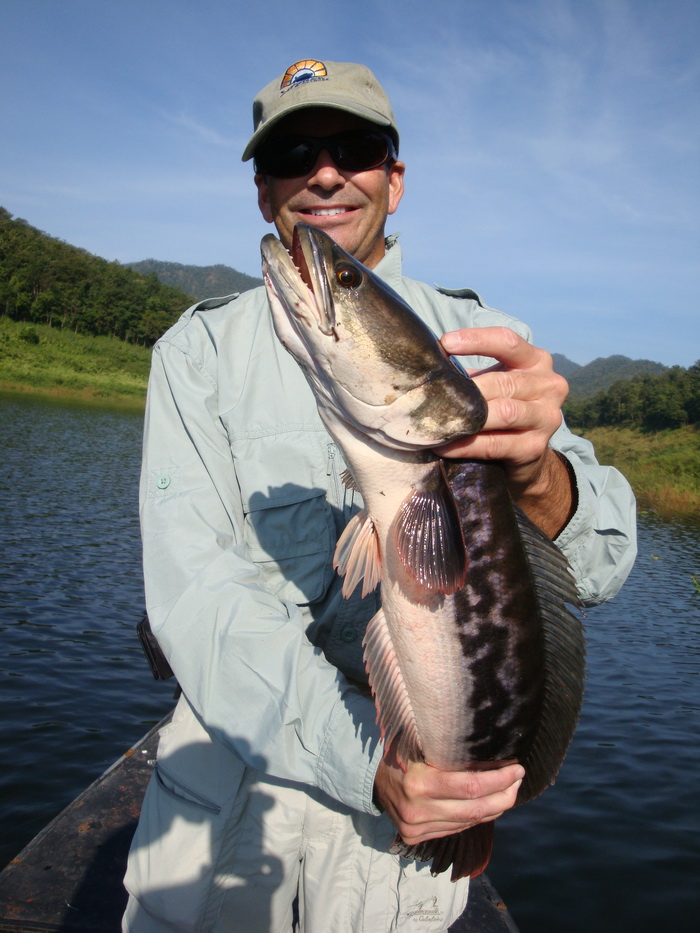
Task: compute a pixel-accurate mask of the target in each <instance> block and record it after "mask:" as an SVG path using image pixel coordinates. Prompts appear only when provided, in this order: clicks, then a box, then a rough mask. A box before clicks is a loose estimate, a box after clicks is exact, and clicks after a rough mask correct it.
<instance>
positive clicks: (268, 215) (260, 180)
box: [255, 174, 273, 224]
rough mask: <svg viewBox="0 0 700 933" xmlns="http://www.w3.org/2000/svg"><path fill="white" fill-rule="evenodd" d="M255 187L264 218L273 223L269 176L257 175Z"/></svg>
mask: <svg viewBox="0 0 700 933" xmlns="http://www.w3.org/2000/svg"><path fill="white" fill-rule="evenodd" d="M255 186H256V188H257V189H258V207H259V208H260V213H261V214H262V215H263V218H264V219H265V220H266V221H267V222H268V223H269V224H271V223H273V216H272V209H271V208H270V195H269V191H268V188H267V176H266V175H260V174H256V176H255Z"/></svg>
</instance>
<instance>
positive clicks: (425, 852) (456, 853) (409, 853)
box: [391, 822, 493, 881]
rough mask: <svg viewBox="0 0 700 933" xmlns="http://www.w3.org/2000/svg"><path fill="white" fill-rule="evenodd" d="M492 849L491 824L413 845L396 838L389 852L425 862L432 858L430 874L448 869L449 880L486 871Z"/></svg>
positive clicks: (481, 824) (480, 825)
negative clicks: (450, 871) (449, 873)
mask: <svg viewBox="0 0 700 933" xmlns="http://www.w3.org/2000/svg"><path fill="white" fill-rule="evenodd" d="M492 849H493V823H492V822H489V823H479V824H478V825H477V826H472V828H471V829H465V830H463V831H462V832H461V833H455V834H454V835H452V836H443V837H442V838H441V839H429V840H428V841H427V842H421V843H419V844H418V845H415V846H409V845H406V843H405V842H404V841H403V839H402V838H401V837H400V836H397V837H396V839H395V840H394V844H393V845H392V847H391V851H392V852H393V853H394V855H400V856H402V857H403V858H408V859H415V860H417V861H419V862H427V861H429V860H430V859H432V861H433V864H432V865H431V866H430V871H431V873H432V874H433V875H439V874H440V873H441V872H443V871H446V870H447V869H448V868H449V867H450V865H451V866H452V879H451V880H452V881H458V880H459V879H460V878H466V877H467V876H469V877H471V878H474V877H475V876H476V875H480V874H481V873H482V872H483V871H484V870H485V868H486V866H487V865H488V863H489V860H490V858H491V850H492Z"/></svg>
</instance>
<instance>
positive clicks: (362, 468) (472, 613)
mask: <svg viewBox="0 0 700 933" xmlns="http://www.w3.org/2000/svg"><path fill="white" fill-rule="evenodd" d="M261 250H262V256H263V274H264V279H265V283H266V286H267V290H268V296H269V301H270V306H271V311H272V316H273V322H274V327H275V330H276V333H277V336H278V338H279V339H280V341H281V342H282V343H283V344H284V346H285V347H286V349H287V350H288V351H289V352H290V353H291V354H292V356H294V357H295V359H296V361H297V362H298V363H299V365H300V366H301V368H302V370H303V371H304V373H305V375H306V377H307V380H308V382H309V385H310V386H311V389H312V391H313V393H314V395H315V398H316V402H317V407H318V410H319V413H320V416H321V418H322V420H323V422H324V424H325V425H326V427H327V429H328V431H329V433H330V434H331V435H332V436H333V438H334V439H335V440H336V442H337V443H338V445H339V446H340V448H341V450H342V452H343V455H344V458H345V462H346V463H347V464H348V468H349V469H348V474H349V475H348V478H347V482H348V484H349V485H351V486H353V487H354V488H355V489H357V490H359V492H360V493H361V495H362V498H363V500H364V508H363V509H362V510H361V511H360V512H358V513H357V514H356V515H355V516H354V517H353V519H352V520H351V521H350V522H349V524H348V525H347V527H346V529H345V531H344V533H343V534H342V536H341V538H340V540H339V542H338V545H337V549H336V554H335V566H336V568H337V570H338V572H339V573H340V574H341V575H343V576H344V580H343V593H344V595H345V596H348V595H349V594H350V593H352V591H353V590H354V588H355V587H356V586H358V585H360V583H362V588H363V594H366V593H368V592H371V591H372V590H373V589H374V588H375V587H376V585H377V584H378V583H380V582H381V609H380V610H379V612H378V613H377V614H376V615H375V616H374V618H373V619H372V620H371V621H370V623H369V625H368V627H367V631H366V635H365V639H364V658H365V665H366V668H367V673H368V677H369V683H370V686H371V688H372V693H373V696H374V700H375V704H376V707H377V720H378V722H379V724H380V728H381V734H382V738H383V741H384V747H385V752H386V751H387V750H388V749H389V748H391V750H392V754H393V755H394V756H395V757H396V759H397V760H398V762H399V764H401V765H402V766H403V767H405V766H406V763H407V762H408V761H410V760H419V761H425V762H426V763H427V764H429V765H433V766H434V767H436V768H440V769H442V770H448V771H463V770H471V771H474V770H484V769H492V768H498V767H502V766H503V765H505V764H507V763H510V762H514V761H519V762H520V763H521V764H522V765H523V766H524V768H525V778H524V780H523V783H522V784H521V786H520V789H519V792H518V801H517V802H518V803H524V802H526V801H528V800H530V799H532V798H533V797H535V796H537V795H538V794H540V793H541V792H542V791H543V790H544V789H545V787H546V786H547V785H548V784H551V783H553V781H554V777H555V775H556V774H557V772H558V770H559V768H560V766H561V763H562V761H563V759H564V756H565V754H566V750H567V748H568V746H569V743H570V741H571V738H572V736H573V733H574V729H575V727H576V722H577V719H578V714H579V710H580V706H581V700H582V694H583V680H584V638H583V628H582V624H581V621H580V619H579V618H578V617H577V616H575V615H574V614H573V613H572V612H570V610H569V609H568V608H567V604H570V605H574V606H575V605H578V598H577V595H576V589H575V586H574V582H573V578H572V576H571V574H570V572H569V569H568V565H567V563H566V560H565V558H564V556H563V555H562V554H561V552H560V551H559V550H558V548H557V547H556V546H555V545H554V544H553V543H552V542H551V541H550V539H549V538H547V537H546V536H545V535H544V534H543V533H542V532H541V531H540V530H539V529H538V528H536V527H535V526H534V525H533V524H532V523H531V522H530V521H529V520H528V519H527V518H526V516H525V515H524V514H523V513H522V512H521V511H520V510H519V509H518V508H517V507H516V506H515V505H514V503H513V501H512V499H511V497H510V495H509V493H508V489H507V485H506V480H505V474H504V471H503V469H502V467H501V466H500V465H499V464H497V463H493V462H478V461H469V460H466V461H465V460H461V461H460V460H450V459H442V458H439V457H438V456H436V455H435V453H434V452H433V449H434V448H436V447H439V446H441V445H442V444H445V443H447V442H448V441H450V440H452V439H454V438H456V437H460V436H464V435H467V434H472V433H475V432H478V431H479V430H480V428H481V427H482V426H483V424H484V421H485V418H486V403H485V401H484V399H483V396H482V395H481V393H480V392H479V390H478V388H477V387H476V384H475V383H474V382H473V381H472V380H471V379H470V378H469V377H468V376H467V374H466V373H465V372H464V370H462V368H461V367H460V366H459V364H458V363H457V362H456V361H455V360H454V359H452V358H451V357H449V356H447V355H446V354H445V353H444V351H443V350H442V348H441V347H440V344H439V342H438V340H437V338H436V337H435V335H434V334H433V333H432V331H431V330H430V329H429V328H428V327H427V326H426V325H425V324H424V323H423V322H422V321H421V320H420V319H419V318H418V316H417V315H416V314H414V312H413V311H412V310H411V309H410V308H409V307H408V305H407V304H406V303H405V302H404V301H403V299H402V298H400V297H399V296H398V295H397V294H396V293H395V292H394V291H393V290H392V289H390V288H389V287H388V286H387V285H386V284H385V283H384V282H382V281H381V280H380V279H379V278H378V277H377V276H376V275H374V273H372V272H371V271H370V270H369V269H367V268H365V267H364V266H363V265H362V264H361V263H359V262H357V260H355V259H354V258H353V257H352V256H350V255H349V254H348V253H346V252H345V251H344V250H343V249H341V248H340V247H339V246H338V245H337V244H336V243H335V242H334V241H333V240H332V239H331V238H330V237H329V236H328V235H327V234H325V233H323V232H322V231H320V230H317V229H315V228H313V227H310V226H307V225H304V224H298V225H297V227H296V229H295V232H294V242H293V246H292V255H291V256H290V254H289V253H288V252H287V250H286V249H285V248H284V246H283V245H282V244H281V243H280V241H279V240H277V238H276V237H274V236H272V235H268V236H266V237H265V238H264V239H263V241H262V244H261ZM492 840H493V822H488V823H482V824H479V825H477V826H475V827H472V828H471V829H467V830H464V831H463V832H461V833H457V834H454V835H450V836H446V837H443V838H441V839H437V840H429V841H428V842H425V843H420V844H418V845H415V846H409V845H407V844H406V843H404V842H403V841H402V840H401V839H400V837H397V840H396V842H395V843H394V846H393V847H392V851H394V852H397V853H398V854H400V855H403V856H404V857H407V858H416V859H419V860H424V861H427V860H432V866H431V870H432V872H433V873H434V874H437V873H439V872H442V871H445V870H446V869H447V868H449V867H450V865H451V866H452V880H453V881H454V880H456V879H457V878H461V877H465V876H467V875H472V876H473V875H476V874H479V873H480V872H481V871H483V870H484V868H485V867H486V865H487V863H488V861H489V858H490V855H491V848H492Z"/></svg>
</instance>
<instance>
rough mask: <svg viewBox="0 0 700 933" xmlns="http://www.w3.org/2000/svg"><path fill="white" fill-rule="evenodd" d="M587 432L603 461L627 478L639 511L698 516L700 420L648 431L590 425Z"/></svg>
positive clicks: (699, 512) (666, 515) (699, 495)
mask: <svg viewBox="0 0 700 933" xmlns="http://www.w3.org/2000/svg"><path fill="white" fill-rule="evenodd" d="M579 433H581V434H583V435H584V437H586V438H587V439H588V440H589V441H591V443H592V444H593V446H594V447H595V451H596V456H597V458H598V460H599V461H600V462H601V463H608V464H611V465H612V466H615V467H617V469H618V470H620V472H621V473H623V474H624V476H625V477H626V478H627V479H628V480H629V482H630V484H631V486H632V489H634V492H635V495H636V496H637V502H638V505H639V508H640V509H641V510H650V511H654V512H656V513H657V514H658V515H660V516H662V517H664V518H673V517H678V516H695V517H698V516H700V425H688V426H686V427H684V428H674V429H668V430H665V431H657V432H654V433H649V432H645V431H641V430H639V429H638V428H591V429H589V430H586V431H585V432H579Z"/></svg>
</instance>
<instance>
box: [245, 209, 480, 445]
mask: <svg viewBox="0 0 700 933" xmlns="http://www.w3.org/2000/svg"><path fill="white" fill-rule="evenodd" d="M261 251H262V257H263V277H264V280H265V284H266V287H267V292H268V298H269V302H270V308H271V311H272V317H273V323H274V327H275V331H276V333H277V336H278V338H279V340H280V341H281V342H282V344H283V345H284V346H285V347H286V349H287V350H288V351H289V352H290V353H291V354H292V355H293V356H294V357H295V359H296V360H297V363H299V365H300V366H301V367H302V369H303V370H304V372H305V374H306V377H307V379H308V381H309V383H310V385H311V388H312V390H313V391H314V394H315V396H316V401H317V404H318V407H319V410H320V412H321V415H322V417H324V418H325V419H326V420H328V418H329V417H331V418H333V417H335V418H340V419H341V420H343V421H345V422H346V423H348V424H350V425H352V426H353V427H354V428H355V429H357V430H360V431H361V432H362V433H364V434H367V435H369V436H371V437H373V438H374V439H375V440H377V441H379V442H380V443H383V444H387V445H389V446H392V447H395V448H400V449H418V448H426V447H428V448H429V447H437V446H440V445H441V444H444V443H447V442H448V441H450V440H453V439H454V438H456V437H460V436H462V435H465V434H473V433H476V432H477V431H479V430H480V429H481V428H482V427H483V424H484V421H485V420H486V402H485V401H484V398H483V396H482V395H481V393H480V392H479V390H478V388H477V386H476V385H475V383H474V382H472V380H471V379H470V378H469V377H468V376H467V374H466V373H465V372H464V370H463V369H462V368H461V366H459V364H458V363H457V362H456V361H455V360H454V359H452V358H451V357H449V356H448V355H447V354H446V353H445V351H444V350H443V349H442V347H441V345H440V343H439V341H438V339H437V337H436V336H435V335H434V334H433V332H432V331H431V330H430V328H429V327H428V326H427V325H426V324H425V323H424V322H423V321H422V320H421V319H420V318H419V317H418V316H417V315H416V314H415V313H414V312H413V311H412V310H411V308H410V307H409V306H408V305H407V304H406V302H405V301H404V300H403V299H402V298H401V297H400V296H399V295H398V294H397V293H396V292H395V291H394V290H393V289H391V288H390V287H389V286H388V285H387V284H386V283H385V282H384V281H382V279H380V278H379V277H378V276H377V275H375V274H374V273H373V272H372V271H371V270H370V269H368V268H367V267H366V266H364V265H362V263H360V262H358V261H357V260H356V259H355V258H354V257H353V256H351V255H350V254H349V253H347V252H346V251H345V250H344V249H342V247H340V246H338V244H337V243H335V241H334V240H333V239H332V238H331V237H329V236H328V234H326V233H324V232H323V231H322V230H319V229H317V228H315V227H311V226H309V225H307V224H297V225H296V227H295V230H294V238H293V244H292V250H291V254H290V253H288V252H287V250H286V249H285V248H284V246H283V245H282V243H281V242H280V241H279V240H278V239H277V238H276V237H275V236H272V235H268V236H266V237H265V238H264V239H263V241H262V244H261Z"/></svg>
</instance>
